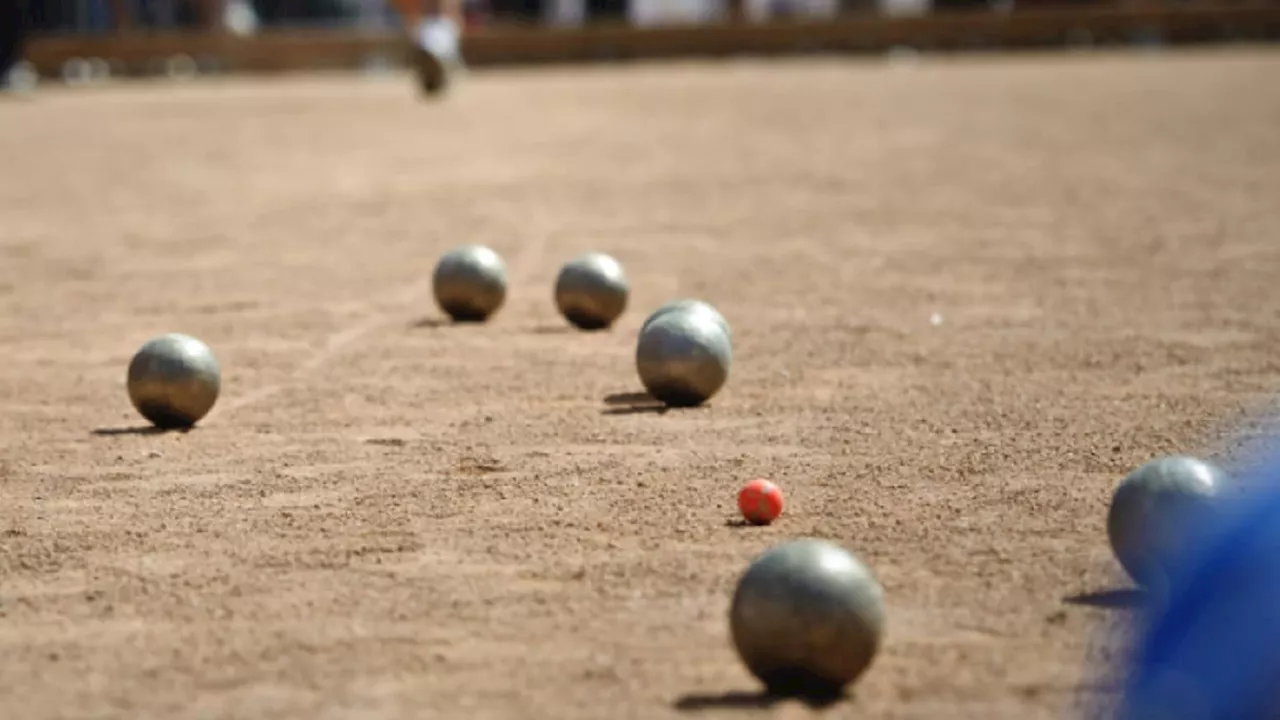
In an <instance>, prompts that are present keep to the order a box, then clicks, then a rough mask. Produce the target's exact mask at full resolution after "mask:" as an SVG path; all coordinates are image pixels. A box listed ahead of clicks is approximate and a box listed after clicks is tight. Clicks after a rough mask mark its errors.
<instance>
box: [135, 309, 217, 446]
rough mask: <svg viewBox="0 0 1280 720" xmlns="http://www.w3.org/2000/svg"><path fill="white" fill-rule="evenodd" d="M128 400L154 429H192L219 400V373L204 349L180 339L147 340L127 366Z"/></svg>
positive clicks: (189, 339)
mask: <svg viewBox="0 0 1280 720" xmlns="http://www.w3.org/2000/svg"><path fill="white" fill-rule="evenodd" d="M127 384H128V389H129V400H130V401H132V402H133V406H134V408H136V409H137V411H138V412H139V413H141V414H142V416H143V417H145V418H146V419H147V420H150V421H151V422H152V424H154V425H155V426H156V427H159V428H164V429H172V428H186V427H191V426H192V425H195V424H196V423H197V422H199V421H200V419H201V418H203V417H204V416H205V415H207V414H208V412H209V410H211V409H212V408H213V404H214V403H215V402H217V400H218V393H219V391H220V390H221V389H222V368H221V367H220V366H219V364H218V360H217V358H215V357H214V356H213V351H211V350H210V349H209V346H208V345H205V344H204V343H203V342H201V341H199V340H197V339H196V338H193V337H191V336H190V335H183V334H182V333H169V334H167V335H161V336H159V337H155V338H152V339H150V340H148V341H147V342H146V343H145V344H143V346H142V347H141V348H140V349H139V350H138V352H137V353H135V354H134V356H133V359H132V360H131V361H130V362H129V375H128V381H127Z"/></svg>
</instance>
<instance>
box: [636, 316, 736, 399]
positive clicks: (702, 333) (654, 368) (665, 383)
mask: <svg viewBox="0 0 1280 720" xmlns="http://www.w3.org/2000/svg"><path fill="white" fill-rule="evenodd" d="M732 360H733V344H732V342H731V341H730V340H729V336H728V335H727V334H725V332H724V330H723V329H722V328H721V326H720V325H719V324H718V323H717V322H716V321H715V319H714V318H713V317H712V316H710V315H709V314H707V313H700V312H688V311H676V312H669V313H666V314H665V315H663V316H662V317H660V318H658V319H656V320H654V321H653V322H652V323H650V324H649V326H648V327H646V328H645V329H644V330H643V331H642V332H641V333H640V338H639V341H638V342H637V343H636V371H637V372H638V373H639V374H640V382H641V383H643V384H644V388H645V390H647V391H648V392H649V394H650V395H652V396H653V397H654V398H656V399H658V400H659V401H661V402H663V403H665V404H667V405H670V406H674V407H693V406H696V405H701V404H702V403H704V402H706V401H707V400H709V399H711V397H712V396H713V395H715V394H716V393H717V392H719V391H720V388H722V387H723V386H724V384H725V381H726V380H728V379H729V365H730V363H731V362H732Z"/></svg>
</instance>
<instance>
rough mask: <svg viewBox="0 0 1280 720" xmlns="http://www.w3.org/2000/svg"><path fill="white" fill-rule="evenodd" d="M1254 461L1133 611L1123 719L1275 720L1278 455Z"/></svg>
mask: <svg viewBox="0 0 1280 720" xmlns="http://www.w3.org/2000/svg"><path fill="white" fill-rule="evenodd" d="M1255 457H1256V460H1255V462H1253V463H1252V464H1251V465H1250V466H1249V467H1247V468H1241V469H1236V470H1232V471H1231V475H1232V477H1233V483H1232V484H1233V485H1235V486H1236V489H1237V492H1236V493H1235V494H1234V496H1232V497H1230V498H1228V499H1225V500H1224V501H1223V504H1222V506H1221V507H1220V508H1219V510H1220V512H1219V513H1218V514H1217V515H1216V516H1215V518H1214V520H1212V521H1211V522H1208V523H1206V525H1205V527H1203V528H1200V529H1199V530H1198V531H1197V533H1196V535H1195V537H1196V541H1195V542H1193V543H1192V544H1191V545H1192V547H1193V548H1194V549H1193V550H1191V551H1189V552H1188V553H1187V554H1186V555H1185V556H1184V557H1182V558H1179V559H1178V561H1177V563H1176V564H1175V566H1174V571H1173V577H1172V578H1171V581H1172V582H1171V586H1170V592H1169V594H1168V595H1167V597H1165V598H1163V599H1162V598H1155V599H1154V607H1153V608H1151V609H1149V610H1148V611H1147V612H1145V613H1143V614H1141V615H1140V616H1139V620H1138V625H1137V628H1136V629H1137V631H1138V632H1137V635H1136V640H1135V644H1134V647H1133V654H1132V662H1131V664H1130V665H1129V667H1128V668H1127V677H1126V678H1125V679H1124V680H1125V682H1124V683H1123V691H1122V693H1123V695H1122V698H1121V703H1120V710H1119V716H1118V717H1119V718H1120V720H1157V719H1159V720H1262V719H1263V718H1267V719H1271V718H1280V452H1277V451H1276V450H1275V449H1274V448H1270V449H1268V450H1266V451H1265V452H1264V453H1262V454H1260V455H1258V456H1255Z"/></svg>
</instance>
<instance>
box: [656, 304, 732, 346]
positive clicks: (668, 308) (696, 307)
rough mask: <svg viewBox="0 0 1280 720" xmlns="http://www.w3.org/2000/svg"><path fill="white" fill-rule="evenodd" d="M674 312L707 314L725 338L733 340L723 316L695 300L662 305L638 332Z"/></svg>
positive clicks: (711, 307) (712, 307) (714, 308)
mask: <svg viewBox="0 0 1280 720" xmlns="http://www.w3.org/2000/svg"><path fill="white" fill-rule="evenodd" d="M674 310H690V311H693V312H704V313H707V314H708V315H710V316H711V317H713V318H715V321H716V323H718V324H719V325H720V328H721V329H722V330H724V334H725V336H727V337H728V338H729V339H730V340H733V330H732V329H731V328H730V327H729V321H728V320H726V319H725V317H724V315H723V314H721V313H720V311H719V310H717V309H716V307H715V306H714V305H712V304H711V303H709V302H707V301H705V300H698V299H695V298H680V299H678V300H671V301H670V302H667V303H664V304H663V305H662V306H661V307H659V308H658V309H657V310H654V311H653V312H652V313H650V314H649V317H647V318H645V321H644V324H643V325H641V326H640V331H641V332H644V329H645V328H647V327H649V324H650V323H652V322H653V321H654V320H657V319H658V318H660V317H662V316H663V315H666V314H667V313H669V312H672V311H674Z"/></svg>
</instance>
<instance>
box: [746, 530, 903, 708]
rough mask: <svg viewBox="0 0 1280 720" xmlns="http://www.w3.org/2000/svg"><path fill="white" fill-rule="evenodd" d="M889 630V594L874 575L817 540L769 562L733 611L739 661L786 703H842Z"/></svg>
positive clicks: (750, 575)
mask: <svg viewBox="0 0 1280 720" xmlns="http://www.w3.org/2000/svg"><path fill="white" fill-rule="evenodd" d="M884 623H885V617H884V592H883V590H882V589H881V587H880V583H879V582H878V581H877V580H876V579H875V577H874V576H873V575H872V573H871V571H870V570H869V569H867V567H866V566H865V565H863V564H862V562H861V561H859V560H858V558H857V557H855V556H854V555H853V554H852V553H850V552H848V551H847V550H845V549H844V548H842V547H840V546H839V545H836V544H834V543H831V542H828V541H826V540H815V539H801V540H793V541H790V542H786V543H783V544H781V545H778V546H776V547H774V548H772V549H771V550H769V551H767V552H765V553H764V554H763V555H761V556H760V557H759V558H758V559H757V560H756V561H755V562H753V563H752V564H751V566H750V567H749V568H748V569H747V571H746V573H744V574H743V576H742V578H741V579H740V580H739V581H738V587H737V590H736V591H735V592H734V595H733V603H732V605H731V606H730V609H729V626H730V631H731V633H732V635H733V644H734V647H735V648H736V649H737V651H738V655H739V657H741V658H742V661H743V663H745V664H746V666H747V669H748V670H750V671H751V673H752V674H753V675H755V676H756V677H757V678H759V679H760V681H761V682H763V683H764V684H765V686H766V687H767V688H768V689H769V691H770V692H772V693H775V694H778V695H838V694H839V693H840V692H841V691H842V690H843V689H844V688H845V687H846V686H848V685H849V684H851V683H852V682H853V681H855V680H856V679H857V678H858V677H859V676H860V675H862V673H863V672H864V671H866V669H867V668H868V667H870V665H871V662H872V660H874V659H875V656H876V653H877V652H878V651H879V649H880V643H881V638H882V637H883V635H884Z"/></svg>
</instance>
